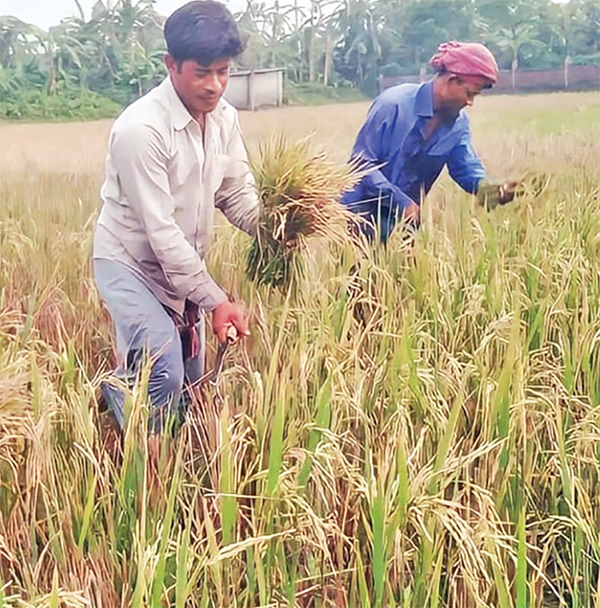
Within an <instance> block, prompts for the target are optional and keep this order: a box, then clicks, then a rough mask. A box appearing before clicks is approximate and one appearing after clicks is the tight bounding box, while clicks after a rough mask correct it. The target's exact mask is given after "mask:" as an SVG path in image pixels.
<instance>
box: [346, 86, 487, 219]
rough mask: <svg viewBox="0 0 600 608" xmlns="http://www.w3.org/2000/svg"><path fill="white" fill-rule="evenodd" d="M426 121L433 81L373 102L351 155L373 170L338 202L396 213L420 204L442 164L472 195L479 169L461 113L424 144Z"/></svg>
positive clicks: (430, 112) (397, 89)
mask: <svg viewBox="0 0 600 608" xmlns="http://www.w3.org/2000/svg"><path fill="white" fill-rule="evenodd" d="M432 117H433V81H429V82H425V83H423V84H420V85H418V84H401V85H398V86H395V87H392V88H390V89H387V90H386V91H384V92H383V93H382V94H381V95H380V96H379V97H378V98H377V99H376V100H375V101H374V102H373V104H372V106H371V108H370V110H369V114H368V116H367V120H366V122H365V124H364V125H363V127H362V128H361V130H360V132H359V134H358V137H357V139H356V143H355V144H354V149H353V151H352V157H353V158H357V157H358V158H360V159H362V160H363V161H364V162H365V164H366V166H367V167H378V169H376V170H374V171H371V172H370V173H369V174H368V175H366V176H365V177H364V178H363V179H362V180H361V182H360V183H359V184H357V186H356V187H355V188H354V189H353V190H351V191H349V192H347V193H345V195H344V196H343V199H342V201H343V202H344V204H346V205H347V206H348V207H349V208H350V209H351V210H353V211H356V212H359V213H361V212H370V213H371V214H373V213H374V208H377V206H380V207H381V206H383V207H384V208H385V209H387V210H388V211H390V212H391V211H393V212H394V213H395V214H396V213H397V212H398V211H401V210H402V209H403V208H404V207H407V206H408V205H409V204H410V203H411V202H413V201H414V202H415V203H417V204H419V203H420V201H421V197H422V195H423V194H426V193H427V192H429V190H430V188H431V186H432V185H433V183H434V182H435V180H436V179H437V177H438V176H439V174H440V173H441V171H442V169H443V168H444V165H448V170H449V172H450V175H451V177H452V179H454V181H456V182H457V183H458V184H459V185H460V186H461V187H462V188H464V189H465V190H466V191H467V192H470V193H474V192H476V190H477V187H478V185H479V182H480V181H481V180H482V179H483V178H484V177H485V170H484V168H483V166H482V164H481V161H480V160H479V158H478V157H477V154H476V153H475V150H474V149H473V146H472V144H471V131H470V127H469V119H468V117H467V115H466V114H465V113H464V112H463V111H461V112H460V113H459V115H458V117H457V118H456V120H455V121H454V122H453V123H451V124H441V125H440V126H439V127H438V128H437V129H436V130H435V131H434V132H433V134H432V135H431V136H430V137H429V139H428V140H427V141H425V137H424V136H425V133H426V126H427V122H428V121H429V120H430V119H431V118H432Z"/></svg>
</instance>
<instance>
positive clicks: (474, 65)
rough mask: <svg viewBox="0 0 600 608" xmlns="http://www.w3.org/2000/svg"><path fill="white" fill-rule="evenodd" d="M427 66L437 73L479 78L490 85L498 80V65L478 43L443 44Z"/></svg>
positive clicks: (492, 56)
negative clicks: (484, 79)
mask: <svg viewBox="0 0 600 608" xmlns="http://www.w3.org/2000/svg"><path fill="white" fill-rule="evenodd" d="M429 64H430V65H431V67H432V68H433V69H434V70H435V71H436V72H438V73H441V72H450V73H452V74H458V75H460V76H481V77H482V78H486V79H487V80H489V81H490V82H491V83H492V84H496V81H497V80H498V64H497V63H496V60H495V59H494V55H492V52H491V51H490V50H489V49H488V48H487V47H485V46H483V44H479V43H478V42H455V41H451V42H444V44H440V46H439V47H438V50H437V53H436V54H435V55H434V56H433V57H432V58H431V59H430V60H429Z"/></svg>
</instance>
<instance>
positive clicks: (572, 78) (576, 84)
mask: <svg viewBox="0 0 600 608" xmlns="http://www.w3.org/2000/svg"><path fill="white" fill-rule="evenodd" d="M431 77H432V75H431V74H425V75H424V76H422V77H420V76H397V77H396V76H381V77H380V78H379V89H380V90H381V91H383V90H384V89H387V88H389V87H392V86H394V85H395V84H400V83H403V82H419V81H420V80H421V79H425V80H426V79H428V78H431ZM515 85H516V89H517V90H519V91H556V90H564V89H565V73H564V70H563V68H557V69H553V70H518V71H517V73H516V78H515ZM591 88H599V89H600V65H572V66H569V87H568V89H591ZM512 90H513V88H512V76H511V72H510V70H502V71H501V72H500V75H499V76H498V83H497V84H496V86H495V87H494V88H493V89H492V91H501V92H507V91H512Z"/></svg>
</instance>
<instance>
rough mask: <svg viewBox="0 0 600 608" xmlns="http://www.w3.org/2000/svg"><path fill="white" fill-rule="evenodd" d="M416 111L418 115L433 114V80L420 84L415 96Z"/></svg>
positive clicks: (429, 115) (428, 115) (427, 115)
mask: <svg viewBox="0 0 600 608" xmlns="http://www.w3.org/2000/svg"><path fill="white" fill-rule="evenodd" d="M415 112H416V114H417V115H418V116H425V117H428V118H430V117H431V116H433V80H428V81H427V82H424V83H423V84H422V85H420V86H419V89H418V91H417V95H416V97H415Z"/></svg>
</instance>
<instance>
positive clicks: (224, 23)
mask: <svg viewBox="0 0 600 608" xmlns="http://www.w3.org/2000/svg"><path fill="white" fill-rule="evenodd" d="M165 41H166V43H167V52H168V53H169V55H171V57H173V59H174V60H175V61H176V62H177V65H178V66H179V67H181V64H182V63H183V62H184V61H186V60H188V59H191V60H194V61H197V62H198V63H199V64H201V65H204V66H208V65H210V64H211V63H212V62H213V61H216V60H217V59H226V58H227V59H228V58H233V57H236V56H237V55H239V54H240V53H241V52H242V51H243V50H244V42H243V41H242V36H241V33H240V30H239V28H238V26H237V23H236V22H235V19H234V18H233V15H232V14H231V13H230V12H229V10H228V9H227V8H226V7H225V5H223V4H221V3H220V2H215V1H214V0H194V2H188V3H187V4H184V5H183V6H182V7H181V8H178V9H177V10H176V11H175V12H174V13H173V14H172V15H171V16H170V17H169V18H168V19H167V21H166V23H165Z"/></svg>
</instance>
